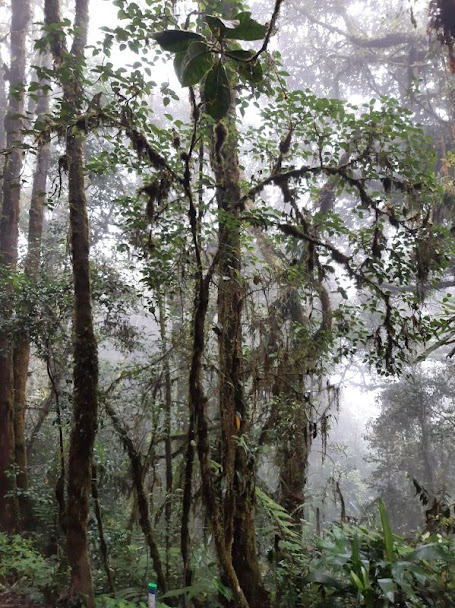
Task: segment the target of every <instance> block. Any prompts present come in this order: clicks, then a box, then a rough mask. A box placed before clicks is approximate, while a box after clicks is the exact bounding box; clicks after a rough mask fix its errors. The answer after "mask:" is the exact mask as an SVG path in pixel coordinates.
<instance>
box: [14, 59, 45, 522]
mask: <svg viewBox="0 0 455 608" xmlns="http://www.w3.org/2000/svg"><path fill="white" fill-rule="evenodd" d="M46 63H47V62H46V61H45V62H44V65H46ZM46 84H47V83H46V82H41V85H42V86H43V85H46ZM48 111H49V94H48V89H47V86H44V88H42V90H41V92H40V96H39V100H38V104H37V107H36V114H37V121H38V126H39V122H40V121H41V120H42V119H43V117H44V116H45V115H46V114H47V113H48ZM49 150H50V137H49V133H43V135H42V138H41V142H40V145H39V148H38V153H37V156H36V166H35V173H34V176H33V188H32V198H31V202H30V212H29V224H28V250H27V257H26V259H25V266H24V275H25V277H26V279H27V280H28V282H29V284H36V281H37V277H38V271H39V264H40V255H41V237H42V233H43V208H44V207H43V203H44V201H45V197H46V185H47V172H48V167H49ZM23 314H27V310H24V311H23ZM29 358H30V336H29V335H28V334H27V333H25V332H24V333H19V334H18V336H17V339H16V341H15V345H14V355H13V359H14V449H15V461H16V465H17V471H18V472H17V488H18V490H19V508H20V513H21V516H22V518H23V520H24V521H25V522H26V523H27V522H28V521H29V517H30V515H31V514H30V512H29V511H30V505H29V502H28V501H27V500H26V496H27V495H26V491H27V487H28V481H27V449H26V444H25V412H26V386H27V375H28V364H29Z"/></svg>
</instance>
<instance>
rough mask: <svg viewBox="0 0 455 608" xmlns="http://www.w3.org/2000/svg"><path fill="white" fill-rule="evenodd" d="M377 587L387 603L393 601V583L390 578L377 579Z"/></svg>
mask: <svg viewBox="0 0 455 608" xmlns="http://www.w3.org/2000/svg"><path fill="white" fill-rule="evenodd" d="M378 585H379V587H380V588H381V591H382V593H383V594H384V596H385V597H386V598H387V599H388V600H389V602H392V604H393V602H394V601H395V583H394V582H393V580H392V579H391V578H378Z"/></svg>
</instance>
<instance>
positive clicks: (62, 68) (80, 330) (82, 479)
mask: <svg viewBox="0 0 455 608" xmlns="http://www.w3.org/2000/svg"><path fill="white" fill-rule="evenodd" d="M88 4H89V3H88V0H75V21H74V26H75V33H74V37H73V44H72V47H71V52H70V53H68V52H67V50H66V48H65V43H64V39H63V38H62V36H61V33H60V32H58V31H55V30H52V31H53V32H54V35H53V37H52V40H51V50H52V54H53V57H54V64H55V67H56V68H57V70H58V73H59V75H60V81H61V85H62V89H63V108H64V111H65V115H66V120H67V122H68V123H69V124H67V126H66V133H67V136H66V161H67V165H68V199H69V200H68V202H69V210H70V244H71V259H72V270H73V285H74V317H73V354H74V368H73V386H74V398H73V423H72V429H71V436H70V449H69V458H68V508H67V553H68V561H69V564H70V567H71V582H70V595H81V596H83V597H84V598H85V601H86V604H87V606H88V607H89V608H92V607H93V606H94V593H93V585H92V577H91V571H90V560H89V553H88V544H87V522H88V511H89V497H90V493H91V478H92V475H91V468H92V455H93V445H94V442H95V436H96V431H97V417H98V396H97V391H98V352H97V343H96V338H95V333H94V328H93V314H92V303H91V286H90V267H89V250H90V246H89V226H88V217H87V199H86V192H85V175H84V141H85V136H84V132H83V131H82V130H81V129H80V128H79V127H78V126H77V125H76V122H77V121H76V120H75V118H76V117H77V116H78V115H79V114H80V113H81V111H82V103H83V100H84V90H83V73H82V70H83V68H84V65H85V61H84V49H85V46H86V44H87V29H88V19H89V16H88ZM45 21H46V25H48V26H50V25H53V26H54V27H55V25H56V24H57V23H60V22H61V11H60V3H59V0H46V2H45ZM71 123H72V124H71Z"/></svg>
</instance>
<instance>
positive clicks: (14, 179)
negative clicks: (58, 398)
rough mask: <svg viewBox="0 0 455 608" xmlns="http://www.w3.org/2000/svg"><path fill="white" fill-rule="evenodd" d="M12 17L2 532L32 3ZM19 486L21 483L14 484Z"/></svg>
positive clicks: (0, 245) (9, 506)
mask: <svg viewBox="0 0 455 608" xmlns="http://www.w3.org/2000/svg"><path fill="white" fill-rule="evenodd" d="M11 10H12V13H11V66H10V70H9V81H10V90H9V102H8V111H7V115H6V118H5V131H6V147H7V150H8V154H7V156H6V159H5V167H4V172H3V205H2V216H1V220H0V265H1V267H2V279H6V281H5V285H6V288H5V290H6V293H4V294H3V297H4V298H5V299H4V301H3V302H2V307H3V315H2V316H3V318H2V323H3V329H2V331H1V333H0V529H3V530H12V529H13V528H14V526H15V519H16V518H17V513H15V511H16V507H15V499H14V498H8V499H6V498H5V494H6V493H7V492H9V491H10V490H11V489H12V487H11V483H12V482H11V481H10V479H9V478H8V474H7V473H8V468H9V467H10V466H11V464H12V463H13V461H14V430H13V397H14V386H13V368H12V365H13V356H12V340H11V334H10V332H8V329H7V328H8V325H9V323H10V322H11V320H12V315H13V309H12V303H11V288H10V287H8V276H9V275H10V273H13V272H14V271H15V270H16V265H17V241H18V235H19V203H20V193H21V173H22V156H23V150H22V145H21V144H22V140H23V134H22V128H23V114H24V93H23V86H24V81H25V62H26V48H25V42H26V36H27V31H28V27H29V23H30V19H31V11H30V2H29V0H14V1H13V3H12V9H11ZM13 483H15V482H13Z"/></svg>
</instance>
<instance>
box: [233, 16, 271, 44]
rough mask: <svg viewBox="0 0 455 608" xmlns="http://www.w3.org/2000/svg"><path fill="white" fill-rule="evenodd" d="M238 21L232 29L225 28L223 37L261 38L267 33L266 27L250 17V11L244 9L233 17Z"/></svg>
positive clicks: (235, 38)
mask: <svg viewBox="0 0 455 608" xmlns="http://www.w3.org/2000/svg"><path fill="white" fill-rule="evenodd" d="M234 19H235V20H237V21H239V25H238V26H237V27H235V28H234V29H227V30H226V31H225V32H224V37H225V38H230V39H232V40H261V39H262V38H264V36H265V35H266V33H267V27H266V26H265V25H261V24H260V23H258V22H257V21H255V20H254V19H251V13H250V12H249V11H245V12H243V13H239V14H238V15H236V16H235V17H234Z"/></svg>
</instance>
